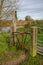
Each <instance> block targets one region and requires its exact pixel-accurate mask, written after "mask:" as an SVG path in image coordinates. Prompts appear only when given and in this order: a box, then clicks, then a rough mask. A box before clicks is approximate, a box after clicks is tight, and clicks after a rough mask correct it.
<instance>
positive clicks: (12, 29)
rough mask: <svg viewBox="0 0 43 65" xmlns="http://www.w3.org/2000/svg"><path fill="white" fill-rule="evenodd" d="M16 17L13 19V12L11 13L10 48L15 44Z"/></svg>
mask: <svg viewBox="0 0 43 65" xmlns="http://www.w3.org/2000/svg"><path fill="white" fill-rule="evenodd" d="M14 32H16V17H15V11H12V23H11V30H10V46H13V45H15V43H16V35H15V33H14Z"/></svg>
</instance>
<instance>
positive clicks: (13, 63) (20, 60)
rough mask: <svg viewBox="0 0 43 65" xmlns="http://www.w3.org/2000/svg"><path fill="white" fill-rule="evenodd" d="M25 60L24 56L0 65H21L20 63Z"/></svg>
mask: <svg viewBox="0 0 43 65" xmlns="http://www.w3.org/2000/svg"><path fill="white" fill-rule="evenodd" d="M25 59H26V55H25V54H24V55H21V56H19V57H17V58H15V59H12V60H10V61H7V62H5V63H1V64H0V65H18V64H19V63H21V62H22V61H24V60H25Z"/></svg>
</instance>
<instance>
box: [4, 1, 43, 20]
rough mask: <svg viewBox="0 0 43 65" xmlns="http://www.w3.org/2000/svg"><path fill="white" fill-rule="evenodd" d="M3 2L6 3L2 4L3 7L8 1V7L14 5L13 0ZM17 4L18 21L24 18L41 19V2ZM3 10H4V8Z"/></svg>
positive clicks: (42, 14)
mask: <svg viewBox="0 0 43 65" xmlns="http://www.w3.org/2000/svg"><path fill="white" fill-rule="evenodd" d="M5 1H6V2H5V3H4V4H3V6H6V5H7V6H8V5H9V1H11V2H12V4H11V5H10V6H12V5H15V3H14V2H15V1H14V0H5ZM7 1H8V2H7ZM16 1H18V0H16ZM18 4H19V6H18V8H19V9H17V16H18V19H25V16H31V17H32V18H33V19H43V0H19V3H18ZM9 9H10V8H9ZM3 10H6V8H5V9H3ZM10 19H11V18H10Z"/></svg>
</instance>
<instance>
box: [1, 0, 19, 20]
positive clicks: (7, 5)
mask: <svg viewBox="0 0 43 65" xmlns="http://www.w3.org/2000/svg"><path fill="white" fill-rule="evenodd" d="M18 5H19V0H1V6H0V14H1V16H0V18H4V19H9V17H11V12H12V11H14V10H15V11H17V9H18V8H19V6H18ZM15 13H16V12H15Z"/></svg>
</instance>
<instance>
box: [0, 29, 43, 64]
mask: <svg viewBox="0 0 43 65" xmlns="http://www.w3.org/2000/svg"><path fill="white" fill-rule="evenodd" d="M17 31H30V29H28V28H27V29H26V28H25V29H24V28H21V29H20V28H19V29H17ZM9 36H10V33H9V32H4V33H0V59H1V60H3V58H2V57H3V55H4V54H5V53H12V52H14V51H16V48H17V46H13V47H9V46H8V44H9V43H10V39H9ZM19 39H20V42H21V39H22V37H21V36H20V35H19ZM38 40H41V41H43V36H38ZM29 44H30V35H27V38H26V40H25V45H29ZM23 53H24V50H22V51H20V50H19V51H18V52H17V53H16V54H15V55H14V54H11V55H10V56H9V57H8V58H7V59H6V58H5V60H8V59H12V58H15V57H17V56H18V55H20V54H23ZM40 60H43V57H42V56H41V55H37V56H36V57H34V58H33V57H31V56H28V57H27V59H26V60H25V62H23V63H22V64H20V65H40Z"/></svg>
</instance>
